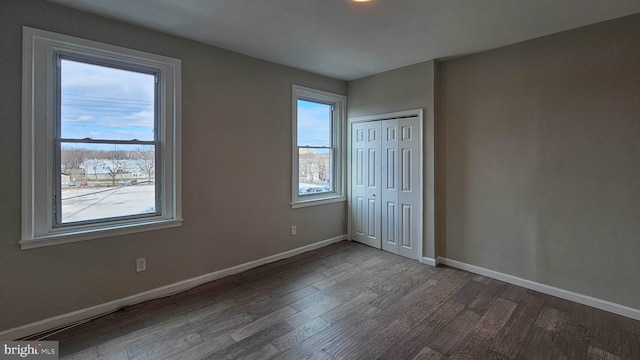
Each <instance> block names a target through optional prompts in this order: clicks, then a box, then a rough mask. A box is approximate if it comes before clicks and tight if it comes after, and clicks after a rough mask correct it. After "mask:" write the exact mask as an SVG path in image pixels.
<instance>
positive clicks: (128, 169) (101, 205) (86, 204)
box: [60, 143, 156, 224]
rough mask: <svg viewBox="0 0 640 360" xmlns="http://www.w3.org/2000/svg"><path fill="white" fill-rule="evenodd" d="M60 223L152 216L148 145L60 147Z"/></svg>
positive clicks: (151, 164)
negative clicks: (143, 215)
mask: <svg viewBox="0 0 640 360" xmlns="http://www.w3.org/2000/svg"><path fill="white" fill-rule="evenodd" d="M60 160H61V161H60V166H61V173H62V175H61V178H60V184H61V189H60V199H61V200H60V205H61V206H60V210H61V221H62V223H63V224H65V223H71V222H77V221H87V220H97V219H104V218H112V217H121V216H131V215H140V214H155V212H156V181H155V165H156V164H155V163H156V161H155V149H154V146H152V145H145V146H140V145H111V144H83V143H62V146H61V149H60Z"/></svg>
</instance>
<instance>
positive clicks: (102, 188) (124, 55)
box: [21, 27, 181, 248]
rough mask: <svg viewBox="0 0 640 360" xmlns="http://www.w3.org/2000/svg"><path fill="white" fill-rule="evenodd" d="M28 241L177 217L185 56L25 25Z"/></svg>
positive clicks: (54, 240)
mask: <svg viewBox="0 0 640 360" xmlns="http://www.w3.org/2000/svg"><path fill="white" fill-rule="evenodd" d="M23 57H24V71H23V88H24V92H23V101H24V104H25V106H24V109H23V110H24V111H23V112H24V113H23V178H24V180H23V235H22V241H21V244H22V248H30V247H38V246H45V245H53V244H59V243H64V242H70V241H78V240H87V239H94V238H98V237H105V236H112V235H119V234H125V233H131V232H139V231H146V230H153V229H158V228H165V227H172V226H179V225H180V222H181V214H180V191H179V184H180V171H179V170H180V169H179V163H178V159H179V130H180V121H179V119H180V118H179V106H180V86H179V84H180V61H179V60H176V59H171V58H166V57H162V56H157V55H153V54H147V53H142V52H139V51H134V50H130V49H124V48H120V47H115V46H111V45H105V44H100V43H96V42H92V41H88V40H83V39H78V38H73V37H69V36H64V35H60V34H55V33H50V32H46V31H42V30H36V29H31V28H26V27H25V28H24V53H23Z"/></svg>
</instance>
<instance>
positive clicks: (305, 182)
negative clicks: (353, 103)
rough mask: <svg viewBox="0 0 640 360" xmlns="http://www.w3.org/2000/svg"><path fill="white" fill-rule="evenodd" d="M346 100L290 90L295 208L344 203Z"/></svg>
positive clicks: (319, 93) (316, 91)
mask: <svg viewBox="0 0 640 360" xmlns="http://www.w3.org/2000/svg"><path fill="white" fill-rule="evenodd" d="M345 111H346V98H345V97H344V96H342V95H336V94H331V93H327V92H324V91H319V90H315V89H310V88H305V87H302V86H298V85H294V86H293V116H292V117H293V172H292V173H293V177H292V180H293V189H292V203H291V205H292V206H293V207H294V208H296V207H303V206H310V205H316V204H323V203H328V202H335V201H344V200H345V197H344V178H343V174H344V171H343V164H344V160H343V156H344V153H343V151H342V149H343V148H344V137H343V124H344V118H345Z"/></svg>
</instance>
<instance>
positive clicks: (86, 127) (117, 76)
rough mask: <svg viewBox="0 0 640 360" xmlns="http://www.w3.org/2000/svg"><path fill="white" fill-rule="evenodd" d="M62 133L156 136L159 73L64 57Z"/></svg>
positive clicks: (71, 135)
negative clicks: (156, 93)
mask: <svg viewBox="0 0 640 360" xmlns="http://www.w3.org/2000/svg"><path fill="white" fill-rule="evenodd" d="M60 69H61V70H60V86H61V94H60V95H61V108H60V112H61V124H60V125H61V135H62V138H66V139H84V138H92V139H107V140H132V139H138V140H154V138H155V135H154V120H155V115H154V113H155V100H154V99H155V76H154V75H151V74H145V73H140V72H134V71H127V70H121V69H115V68H110V67H106V66H99V65H92V64H87V63H82V62H77V61H72V60H66V59H61V64H60Z"/></svg>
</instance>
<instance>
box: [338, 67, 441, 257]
mask: <svg viewBox="0 0 640 360" xmlns="http://www.w3.org/2000/svg"><path fill="white" fill-rule="evenodd" d="M435 66H436V62H435V61H433V60H432V61H425V62H422V63H419V64H414V65H410V66H406V67H402V68H399V69H395V70H391V71H387V72H384V73H380V74H376V75H372V76H367V77H364V78H361V79H358V80H354V81H350V82H349V86H348V89H349V91H348V96H347V97H348V99H349V100H348V102H347V111H348V114H349V118H354V117H359V116H366V115H378V114H384V113H390V112H396V111H402V110H411V109H423V130H424V134H423V149H424V154H423V159H424V166H423V184H424V191H423V194H424V202H423V203H424V209H423V214H424V219H423V228H424V231H423V251H422V253H423V254H422V255H423V256H426V257H429V258H432V259H435V236H436V235H435V234H436V233H435V230H436V228H435V225H434V218H435V207H434V206H435V197H434V193H435V191H434V186H435V181H434V167H433V164H434V158H435V151H434V142H435V136H434V135H435V133H434V119H435V118H434V80H435V79H434V77H435V74H434V70H435Z"/></svg>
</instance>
